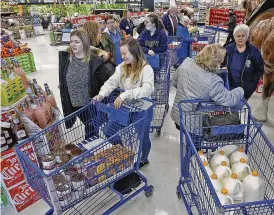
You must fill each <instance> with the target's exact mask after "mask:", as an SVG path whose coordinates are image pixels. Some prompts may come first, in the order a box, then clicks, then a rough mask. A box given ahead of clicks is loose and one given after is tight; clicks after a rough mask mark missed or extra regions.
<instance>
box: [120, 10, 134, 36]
mask: <svg viewBox="0 0 274 215" xmlns="http://www.w3.org/2000/svg"><path fill="white" fill-rule="evenodd" d="M130 18H131V14H130V12H129V11H128V10H124V13H123V18H122V20H121V22H120V26H119V28H120V29H121V30H123V31H124V32H126V34H127V35H130V36H132V37H133V29H134V28H135V26H134V24H133V21H132V20H131V19H130Z"/></svg>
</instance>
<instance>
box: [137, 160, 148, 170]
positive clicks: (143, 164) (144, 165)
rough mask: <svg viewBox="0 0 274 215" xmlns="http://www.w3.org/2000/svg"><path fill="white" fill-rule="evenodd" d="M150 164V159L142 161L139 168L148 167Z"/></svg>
mask: <svg viewBox="0 0 274 215" xmlns="http://www.w3.org/2000/svg"><path fill="white" fill-rule="evenodd" d="M148 165H149V161H146V162H142V161H140V165H139V169H142V168H143V167H146V166H148Z"/></svg>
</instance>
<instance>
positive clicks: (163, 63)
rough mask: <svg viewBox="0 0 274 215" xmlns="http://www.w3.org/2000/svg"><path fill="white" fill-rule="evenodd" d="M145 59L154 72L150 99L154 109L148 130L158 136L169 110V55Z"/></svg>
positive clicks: (148, 56) (164, 54) (157, 55)
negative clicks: (152, 90) (153, 103)
mask: <svg viewBox="0 0 274 215" xmlns="http://www.w3.org/2000/svg"><path fill="white" fill-rule="evenodd" d="M145 57H146V60H147V62H148V64H149V65H151V67H152V68H153V70H154V92H153V94H152V96H151V97H152V100H153V101H154V102H155V107H154V114H153V120H152V122H151V124H150V129H151V132H153V131H154V130H156V132H157V134H158V135H160V134H161V128H162V126H163V124H164V119H165V115H166V113H167V112H168V109H169V104H168V102H169V89H170V54H169V53H168V52H166V53H160V54H156V55H155V56H150V55H146V56H145Z"/></svg>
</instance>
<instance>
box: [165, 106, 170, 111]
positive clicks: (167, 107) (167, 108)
mask: <svg viewBox="0 0 274 215" xmlns="http://www.w3.org/2000/svg"><path fill="white" fill-rule="evenodd" d="M165 109H166V112H168V110H169V104H167V105H166V107H165Z"/></svg>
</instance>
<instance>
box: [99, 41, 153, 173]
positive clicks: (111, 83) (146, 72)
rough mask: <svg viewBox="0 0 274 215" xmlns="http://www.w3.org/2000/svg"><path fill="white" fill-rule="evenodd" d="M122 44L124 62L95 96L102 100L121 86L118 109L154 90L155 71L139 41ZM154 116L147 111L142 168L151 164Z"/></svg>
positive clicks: (115, 104) (147, 95)
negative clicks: (151, 129) (149, 155)
mask: <svg viewBox="0 0 274 215" xmlns="http://www.w3.org/2000/svg"><path fill="white" fill-rule="evenodd" d="M120 46H121V48H120V49H121V50H120V51H121V54H122V59H123V62H122V63H121V64H119V65H118V66H117V67H116V71H115V73H114V74H113V75H112V76H111V77H110V78H109V80H108V81H106V82H105V84H104V85H103V86H102V87H101V90H100V92H99V94H98V95H97V96H96V97H94V99H95V100H102V99H103V98H104V97H106V96H109V95H110V94H111V93H112V92H113V91H114V90H115V89H116V88H121V89H122V90H124V92H123V93H121V94H120V96H118V98H117V99H116V100H115V102H114V106H115V108H117V109H119V108H120V107H121V105H122V103H123V102H124V101H125V100H132V99H141V98H145V97H150V96H151V95H152V93H153V91H154V72H153V69H152V68H151V66H150V65H148V64H147V62H146V60H145V57H144V54H143V51H142V48H141V46H140V45H139V43H138V41H137V40H135V39H128V40H124V41H123V42H122V43H121V45H120ZM152 117H153V112H150V113H147V118H146V123H145V125H144V126H145V129H144V130H145V132H144V133H145V134H144V139H143V144H142V156H141V163H140V168H141V167H144V166H145V165H148V164H149V161H148V154H149V151H150V148H151V141H150V139H149V128H150V123H151V120H152Z"/></svg>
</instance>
